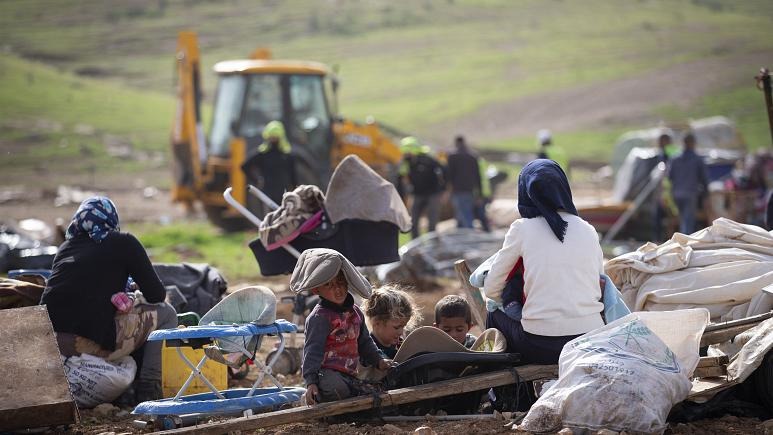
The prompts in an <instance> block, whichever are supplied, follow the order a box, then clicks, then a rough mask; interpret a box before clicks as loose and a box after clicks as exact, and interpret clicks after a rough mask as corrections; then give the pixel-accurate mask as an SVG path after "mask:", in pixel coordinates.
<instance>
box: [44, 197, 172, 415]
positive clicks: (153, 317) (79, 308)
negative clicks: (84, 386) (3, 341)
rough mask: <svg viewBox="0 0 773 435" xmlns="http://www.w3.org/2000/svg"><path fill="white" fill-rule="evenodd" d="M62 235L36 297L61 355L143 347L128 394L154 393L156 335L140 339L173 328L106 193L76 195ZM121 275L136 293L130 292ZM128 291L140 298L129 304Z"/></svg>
mask: <svg viewBox="0 0 773 435" xmlns="http://www.w3.org/2000/svg"><path fill="white" fill-rule="evenodd" d="M65 239H66V240H65V241H64V243H62V245H61V246H60V247H59V252H58V253H57V254H56V257H55V258H54V264H53V268H52V269H53V270H52V273H51V276H50V278H49V279H48V282H47V285H46V289H45V291H44V292H43V296H42V298H41V304H45V305H46V306H47V308H48V314H49V316H50V318H51V322H52V323H53V326H54V331H55V332H56V338H57V343H58V345H59V350H60V352H61V354H62V355H63V356H65V357H68V356H76V355H80V354H82V353H87V354H90V355H96V356H99V357H101V358H104V359H106V360H108V361H115V360H118V359H120V358H123V357H124V356H126V355H129V354H131V353H133V352H135V351H136V350H138V349H140V348H143V349H142V361H137V363H138V366H141V370H140V372H139V373H138V375H137V377H136V380H135V384H134V385H135V388H134V390H135V393H136V399H137V400H138V401H144V400H152V399H156V398H160V397H161V342H160V341H154V342H147V343H146V340H147V337H148V335H149V334H150V332H151V331H153V330H155V329H164V328H175V327H176V326H177V313H176V312H175V310H174V308H173V307H172V306H171V305H169V304H168V303H166V302H164V299H165V297H166V290H165V289H164V286H163V284H162V283H161V280H160V279H159V278H158V275H157V274H156V272H155V270H154V269H153V266H152V265H151V263H150V259H149V258H148V255H147V253H146V252H145V249H144V248H143V246H142V244H141V243H140V241H139V240H137V238H136V237H134V236H133V235H131V234H129V233H125V232H121V231H120V227H119V224H118V211H117V210H116V207H115V204H113V202H112V201H111V200H110V199H109V198H107V197H99V196H97V197H92V198H89V199H86V200H85V201H83V202H82V203H81V205H80V207H78V210H77V211H76V212H75V215H74V216H73V218H72V221H71V222H70V225H69V226H68V227H67V232H66V236H65ZM129 277H131V279H132V280H133V282H134V283H135V284H136V286H137V287H139V290H140V292H141V293H140V292H137V293H135V292H134V291H133V290H134V285H129V284H128V283H129V282H131V281H130V280H129ZM135 296H137V297H138V298H139V299H140V300H142V299H144V301H143V303H139V302H137V303H135V301H134V297H135ZM134 356H135V357H136V356H138V355H136V354H135V355H134Z"/></svg>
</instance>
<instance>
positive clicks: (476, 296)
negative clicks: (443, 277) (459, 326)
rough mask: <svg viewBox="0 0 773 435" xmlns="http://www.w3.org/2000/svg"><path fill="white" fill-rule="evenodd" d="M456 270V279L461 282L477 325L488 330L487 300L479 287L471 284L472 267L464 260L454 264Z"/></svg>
mask: <svg viewBox="0 0 773 435" xmlns="http://www.w3.org/2000/svg"><path fill="white" fill-rule="evenodd" d="M454 270H456V277H457V278H459V282H460V283H461V285H462V291H463V292H464V293H463V294H464V296H465V298H466V299H467V302H469V304H470V308H471V311H472V316H473V317H474V318H475V323H476V324H477V325H478V326H479V327H480V328H481V329H485V328H486V317H487V316H488V312H487V311H486V299H485V298H484V297H483V292H481V290H480V289H479V288H477V287H474V286H472V285H471V284H470V274H471V273H472V272H470V267H469V266H467V262H466V261H464V260H457V261H456V262H455V263H454Z"/></svg>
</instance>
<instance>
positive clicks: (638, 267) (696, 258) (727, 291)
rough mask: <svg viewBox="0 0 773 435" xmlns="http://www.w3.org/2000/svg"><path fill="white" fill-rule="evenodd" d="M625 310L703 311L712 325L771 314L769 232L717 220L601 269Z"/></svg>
mask: <svg viewBox="0 0 773 435" xmlns="http://www.w3.org/2000/svg"><path fill="white" fill-rule="evenodd" d="M605 270H606V273H607V275H609V276H610V277H611V278H612V280H613V282H614V283H615V285H616V286H617V288H618V289H620V291H621V292H622V294H623V300H624V301H625V303H626V305H628V307H629V308H630V309H631V311H672V310H679V309H686V308H700V307H703V308H707V309H708V310H709V312H710V313H711V319H712V321H714V322H716V321H726V320H735V319H740V318H743V317H748V316H752V315H755V314H760V313H764V312H767V311H770V310H771V309H773V297H771V295H769V294H766V293H764V292H763V291H762V288H763V287H765V286H767V285H771V284H773V233H771V232H768V231H765V230H764V229H762V228H760V227H757V226H754V225H745V224H740V223H737V222H734V221H732V220H729V219H726V218H719V219H717V220H715V221H714V222H713V224H712V225H711V226H710V227H707V228H704V229H702V230H700V231H697V232H695V233H693V234H692V235H685V234H681V233H675V234H674V236H673V237H672V238H671V240H669V241H667V242H665V243H663V244H662V245H655V244H654V243H647V244H645V245H643V246H641V247H640V248H639V249H638V250H636V251H634V252H630V253H628V254H624V255H621V256H619V257H616V258H614V259H612V260H610V261H609V262H607V264H606V266H605Z"/></svg>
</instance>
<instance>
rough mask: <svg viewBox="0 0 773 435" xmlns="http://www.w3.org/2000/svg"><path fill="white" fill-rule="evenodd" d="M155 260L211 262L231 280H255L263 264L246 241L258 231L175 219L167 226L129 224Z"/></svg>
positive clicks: (159, 261)
mask: <svg viewBox="0 0 773 435" xmlns="http://www.w3.org/2000/svg"><path fill="white" fill-rule="evenodd" d="M127 230H128V231H130V232H133V233H135V234H138V238H139V239H140V241H141V242H142V244H143V245H144V246H145V249H147V250H148V252H149V253H150V256H151V260H152V261H153V262H155V263H180V262H188V263H208V264H209V265H211V266H212V267H216V268H218V269H219V270H220V272H222V273H223V275H224V276H225V277H226V279H228V280H229V282H230V283H234V282H240V281H241V282H243V281H249V280H255V279H257V278H259V277H260V268H259V267H258V263H257V261H256V260H255V257H254V256H253V255H252V251H250V249H249V247H248V246H247V243H249V241H250V240H252V239H253V238H255V233H254V232H253V233H250V232H234V233H222V232H220V231H219V230H218V229H216V228H215V227H213V226H212V225H210V224H208V223H205V222H184V223H174V224H171V225H166V226H157V225H149V224H133V225H129V227H128V228H127Z"/></svg>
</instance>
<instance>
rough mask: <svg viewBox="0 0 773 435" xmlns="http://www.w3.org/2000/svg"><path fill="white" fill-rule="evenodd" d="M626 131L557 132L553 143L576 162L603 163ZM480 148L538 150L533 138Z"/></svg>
mask: <svg viewBox="0 0 773 435" xmlns="http://www.w3.org/2000/svg"><path fill="white" fill-rule="evenodd" d="M632 128H633V127H632ZM639 128H641V127H639ZM626 130H627V129H625V128H620V127H618V128H617V129H613V130H609V131H574V132H565V133H564V132H557V133H554V134H553V143H555V144H556V145H560V146H561V147H562V148H563V149H564V150H565V151H566V152H567V154H569V155H570V156H571V158H572V159H574V160H589V161H595V162H603V161H606V160H607V159H608V158H609V157H610V156H611V155H612V149H613V147H614V144H615V142H616V141H617V138H618V137H620V135H621V134H623V133H624V132H625V131H626ZM480 147H481V148H483V149H490V150H496V151H517V152H525V153H536V152H537V148H538V147H537V145H536V143H535V139H534V137H532V136H529V137H522V136H521V137H514V138H512V139H507V140H503V141H497V142H490V143H482V144H481V145H480Z"/></svg>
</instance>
